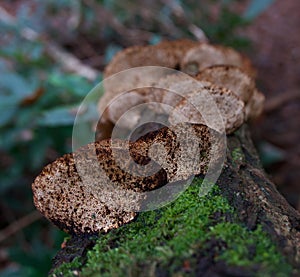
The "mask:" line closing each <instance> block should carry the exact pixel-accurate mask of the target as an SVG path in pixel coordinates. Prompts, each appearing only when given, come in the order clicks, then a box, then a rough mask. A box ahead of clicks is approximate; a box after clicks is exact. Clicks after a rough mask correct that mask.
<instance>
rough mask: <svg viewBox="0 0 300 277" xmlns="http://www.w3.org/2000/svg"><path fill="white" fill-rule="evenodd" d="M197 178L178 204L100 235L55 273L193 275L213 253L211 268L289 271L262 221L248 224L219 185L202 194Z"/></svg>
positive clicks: (263, 273) (260, 272) (279, 273)
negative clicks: (250, 227)
mask: <svg viewBox="0 0 300 277" xmlns="http://www.w3.org/2000/svg"><path fill="white" fill-rule="evenodd" d="M195 180H196V181H194V182H193V184H192V185H191V186H190V187H189V188H188V189H187V190H186V191H185V192H184V193H183V194H182V195H181V196H180V197H179V198H178V199H177V200H176V201H174V202H173V203H171V204H169V205H167V206H165V207H163V208H161V209H159V210H156V211H150V212H144V213H141V214H140V215H139V217H138V218H137V220H136V221H134V222H132V223H130V224H127V225H124V226H122V227H120V228H119V229H116V230H112V231H111V232H109V233H108V234H104V235H103V234H101V235H100V237H99V239H98V240H97V242H96V245H95V246H94V248H93V249H92V250H91V251H88V253H87V257H85V258H86V262H85V264H84V265H81V264H80V261H79V260H78V259H76V260H75V261H73V262H72V263H69V264H65V265H63V266H61V267H60V268H58V269H56V270H55V271H54V273H56V275H63V276H74V273H75V274H76V272H74V270H77V269H80V271H81V273H80V276H160V275H161V276H166V275H167V276H173V275H174V274H179V275H180V276H185V275H186V274H188V275H189V276H190V275H192V276H193V275H199V274H201V272H199V270H200V271H201V269H199V268H200V267H199V265H200V264H201V263H203V260H204V259H205V258H206V257H211V258H210V260H209V261H208V263H209V264H210V266H212V267H214V265H217V264H218V263H223V264H226V266H228V267H230V266H236V267H240V269H239V270H246V272H248V273H249V271H250V272H251V271H252V272H253V273H254V274H255V275H261V276H271V275H274V274H275V276H289V275H290V274H291V270H292V268H291V267H290V266H289V265H288V264H287V263H286V262H285V260H284V258H283V256H282V255H281V254H280V253H279V252H278V251H277V249H276V247H275V245H274V244H273V243H272V242H271V240H270V239H269V237H268V235H267V234H266V233H265V232H264V231H263V230H262V228H261V226H258V228H257V229H256V230H254V231H250V230H248V229H247V228H246V227H245V226H243V225H242V224H241V223H240V222H239V221H238V219H237V218H236V216H235V213H234V210H233V208H232V207H231V206H230V204H229V203H228V201H227V200H226V199H225V198H224V197H222V196H221V195H220V193H219V192H218V189H217V187H216V186H214V188H213V190H212V191H211V192H210V193H209V194H208V195H206V196H204V197H199V187H200V184H201V179H199V178H197V179H195ZM212 244H213V245H215V246H213V247H212ZM212 248H214V249H212ZM202 268H203V266H202ZM197 270H198V271H197ZM203 270H204V269H203ZM206 270H207V268H206ZM145 274H146V275H145Z"/></svg>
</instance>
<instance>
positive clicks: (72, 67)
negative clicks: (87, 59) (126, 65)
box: [0, 6, 99, 81]
mask: <svg viewBox="0 0 300 277" xmlns="http://www.w3.org/2000/svg"><path fill="white" fill-rule="evenodd" d="M0 21H2V22H4V23H6V24H9V25H16V23H17V20H16V18H15V17H14V16H12V15H10V14H9V13H8V12H7V11H6V10H5V9H4V8H3V7H1V6H0ZM20 34H21V36H22V37H23V38H25V39H27V40H29V41H36V40H39V41H41V42H43V43H44V44H45V49H46V52H47V53H48V55H49V56H50V57H51V58H52V59H54V60H55V61H57V62H58V63H60V64H61V65H62V67H63V68H64V69H65V70H66V71H71V72H74V73H76V74H78V75H80V76H82V77H85V78H87V79H89V80H91V81H94V80H95V79H96V78H97V76H98V75H99V71H97V70H96V69H94V68H91V67H89V66H87V65H85V64H83V63H82V62H81V61H80V60H79V59H77V58H76V57H75V56H74V55H72V54H70V53H68V52H66V51H65V50H64V49H63V48H62V47H60V46H59V45H58V44H56V43H55V42H51V41H48V40H47V39H45V38H44V37H43V36H41V35H40V34H39V33H38V32H36V31H34V30H32V29H31V28H28V27H23V28H22V29H21V30H20Z"/></svg>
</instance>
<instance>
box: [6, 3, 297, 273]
mask: <svg viewBox="0 0 300 277" xmlns="http://www.w3.org/2000/svg"><path fill="white" fill-rule="evenodd" d="M299 11H300V1H298V0H285V1H279V0H277V1H275V0H247V1H241V0H240V1H237V0H235V1H234V0H223V1H221V0H220V1H217V0H215V1H213V0H204V1H196V0H188V1H181V0H155V1H148V0H136V1H126V0H125V1H117V0H110V1H109V0H72V1H71V0H70V1H68V0H44V1H39V0H26V1H25V0H1V1H0V34H1V35H0V198H1V199H0V211H1V215H0V216H1V219H0V275H1V276H44V275H46V274H47V272H48V271H49V269H50V267H51V258H52V257H53V256H54V255H55V253H56V252H57V251H58V249H59V248H60V247H61V244H62V242H63V240H64V238H65V237H66V235H65V234H64V233H62V232H61V231H59V230H58V229H57V228H56V227H54V226H53V225H52V224H50V223H48V222H47V221H46V220H45V219H43V218H42V217H41V215H40V214H39V213H38V212H36V211H35V209H34V206H33V203H32V193H31V183H32V181H33V180H34V178H35V176H37V175H38V174H39V172H40V171H41V169H42V168H43V167H44V166H45V165H46V164H48V163H50V162H52V161H53V160H55V159H56V158H57V157H58V156H60V155H62V154H64V153H67V152H70V151H71V136H72V124H73V121H74V118H75V115H76V111H77V108H78V106H79V104H80V102H81V101H82V100H83V98H84V96H85V95H86V94H87V93H88V92H89V91H90V90H91V89H92V88H93V87H94V86H95V85H96V84H97V83H98V82H99V81H101V78H102V74H101V72H102V70H103V68H104V66H105V65H106V64H107V63H108V62H109V61H110V59H111V58H112V57H113V56H114V55H115V53H116V52H118V51H119V50H121V49H123V48H124V47H128V46H131V45H144V44H155V43H158V42H159V41H161V40H165V39H178V38H190V39H194V40H203V39H204V38H208V40H209V41H210V42H212V43H218V44H222V45H227V46H231V47H233V48H235V49H237V50H239V51H241V52H243V53H245V54H247V55H248V56H249V57H250V58H251V60H252V61H253V63H254V65H255V66H256V67H257V70H258V77H257V84H258V87H259V89H260V90H261V91H262V92H263V93H265V95H266V98H267V101H266V105H265V111H264V114H263V116H261V117H260V118H259V119H258V120H257V121H256V122H253V123H252V124H251V129H252V134H253V138H254V140H255V143H256V145H257V148H258V150H259V154H260V156H261V159H262V162H263V165H264V167H265V169H266V170H267V172H268V173H269V175H270V178H271V179H272V180H273V181H274V182H275V183H276V185H277V186H278V189H279V190H280V191H281V192H282V193H283V195H284V196H285V197H286V198H287V200H288V201H289V202H290V203H291V205H293V206H294V207H295V208H297V209H298V210H300V203H299V192H300V186H299V185H298V184H299V180H300V144H299V138H300V128H299V127H300V126H299V119H300V36H299V34H300V17H299ZM94 104H96V103H94ZM91 118H92V115H87V116H86V117H84V120H86V121H87V122H89V121H90V120H91Z"/></svg>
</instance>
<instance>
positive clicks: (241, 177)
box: [53, 125, 300, 276]
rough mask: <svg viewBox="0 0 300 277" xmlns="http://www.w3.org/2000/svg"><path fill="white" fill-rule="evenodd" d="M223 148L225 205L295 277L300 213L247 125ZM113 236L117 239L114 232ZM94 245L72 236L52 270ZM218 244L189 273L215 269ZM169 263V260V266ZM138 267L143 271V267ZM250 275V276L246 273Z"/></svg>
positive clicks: (83, 257) (200, 255)
mask: <svg viewBox="0 0 300 277" xmlns="http://www.w3.org/2000/svg"><path fill="white" fill-rule="evenodd" d="M227 147H228V151H227V159H226V162H225V164H224V168H223V171H222V174H221V176H220V177H219V179H218V181H217V186H218V187H219V189H220V192H221V195H222V196H224V197H225V198H227V200H228V202H229V203H230V204H231V205H232V206H233V207H234V208H235V212H234V213H235V216H236V217H237V218H238V219H239V220H240V222H242V223H243V224H244V225H245V226H246V228H247V229H248V230H255V229H256V228H257V226H258V225H261V226H262V227H263V229H264V231H266V232H267V233H268V234H269V236H270V237H271V238H272V240H273V242H274V243H275V244H276V245H277V248H278V249H279V251H280V252H281V254H282V255H283V256H284V257H285V258H286V259H287V261H288V262H289V263H290V264H291V265H292V267H293V269H294V271H293V273H294V274H295V276H297V274H299V272H300V271H299V269H300V214H299V213H298V212H297V211H296V210H295V209H293V208H292V207H291V206H290V205H289V204H288V203H287V201H286V200H285V199H284V198H283V197H282V195H281V194H280V193H279V192H278V191H277V190H276V187H275V185H274V184H273V183H272V182H271V181H270V180H269V179H268V177H267V176H266V173H265V172H264V170H263V169H262V167H261V164H260V161H259V158H258V156H257V153H256V149H255V147H254V145H253V143H252V140H251V137H250V132H249V129H248V126H247V125H244V126H242V127H241V128H240V129H239V130H238V131H236V132H235V133H234V134H233V135H230V136H228V140H227ZM176 201H177V200H176ZM219 218H220V219H218V217H216V218H215V219H214V220H217V221H218V220H221V219H222V218H223V217H219ZM223 219H224V218H223ZM229 221H230V219H229ZM129 225H130V224H129ZM116 234H117V235H116V236H118V233H116ZM101 236H102V235H101ZM103 236H106V235H103ZM96 242H97V238H96V237H92V238H89V237H73V238H72V239H71V240H69V241H68V243H67V246H66V247H65V248H64V249H62V250H61V251H60V252H59V253H58V254H57V256H56V258H55V259H54V265H53V269H55V268H57V267H58V266H59V265H61V264H63V263H66V262H67V263H68V262H71V261H72V260H73V259H74V257H80V259H81V264H82V263H84V261H85V260H86V253H87V251H88V250H89V249H91V248H92V247H93V246H94V244H95V243H96ZM219 244H220V243H219V242H218V241H214V240H213V239H212V240H211V241H210V243H208V244H206V246H205V251H204V250H203V249H202V250H199V252H198V253H197V255H196V256H198V259H200V261H199V262H198V265H197V266H198V271H193V270H192V271H193V272H197V275H198V274H201V275H203V276H204V275H205V274H204V273H205V272H206V274H208V275H209V274H210V272H212V271H211V270H218V267H220V264H218V263H216V262H215V261H214V258H213V256H214V255H215V252H216V247H219V248H222V247H223V246H222V245H221V246H220V245H219ZM216 245H217V246H216ZM207 257H211V258H207ZM150 259H151V257H150ZM204 259H206V263H211V265H206V271H205V270H203V271H201V270H200V271H199V266H200V265H201V261H203V260H204ZM147 262H149V261H147ZM171 263H172V260H170V263H169V266H170V264H171ZM185 263H186V264H185V266H186V267H191V266H193V263H190V264H189V262H187V261H186V260H185ZM199 264H200V265H199ZM141 267H142V268H143V266H141ZM221 267H222V270H219V273H218V274H219V275H214V276H223V275H224V276H225V275H226V274H227V275H228V274H229V275H230V276H235V274H238V276H244V275H247V274H246V272H247V270H246V271H244V272H243V271H242V270H241V269H237V270H234V269H233V268H232V267H231V266H230V265H226V263H225V264H224V263H222V264H221ZM79 268H80V266H79ZM207 268H209V269H207ZM162 272H163V271H162V270H156V271H155V274H154V275H155V276H165V275H164V274H163V273H162ZM244 273H245V274H244ZM136 275H139V274H136ZM208 275H207V276H208ZM227 275H226V276H227ZM141 276H142V275H141ZM166 276H168V274H167V275H166ZM247 276H249V275H247ZM250 276H252V275H251V274H250Z"/></svg>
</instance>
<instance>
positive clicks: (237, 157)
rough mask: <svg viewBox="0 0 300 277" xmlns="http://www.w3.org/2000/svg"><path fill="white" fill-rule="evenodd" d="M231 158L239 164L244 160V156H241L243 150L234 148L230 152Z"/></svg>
mask: <svg viewBox="0 0 300 277" xmlns="http://www.w3.org/2000/svg"><path fill="white" fill-rule="evenodd" d="M231 156H232V159H233V160H234V161H235V162H240V161H242V160H243V158H244V154H243V150H242V149H241V148H239V147H238V148H235V149H234V150H233V151H232V152H231Z"/></svg>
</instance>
